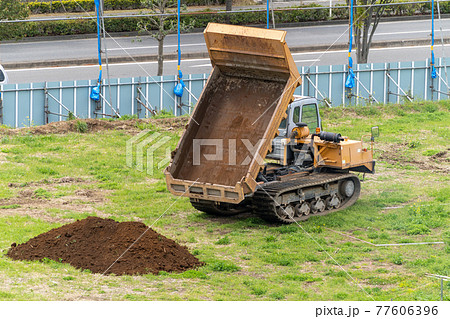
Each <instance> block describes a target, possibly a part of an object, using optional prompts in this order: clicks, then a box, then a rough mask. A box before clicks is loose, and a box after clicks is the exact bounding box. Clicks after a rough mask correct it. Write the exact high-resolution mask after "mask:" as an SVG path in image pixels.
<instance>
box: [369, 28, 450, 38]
mask: <svg viewBox="0 0 450 319" xmlns="http://www.w3.org/2000/svg"><path fill="white" fill-rule="evenodd" d="M442 31H450V29H442ZM425 32H426V33H431V31H430V30H418V31H399V32H384V33H375V34H374V36H375V35H393V34H409V33H425ZM439 32H440V31H439Z"/></svg>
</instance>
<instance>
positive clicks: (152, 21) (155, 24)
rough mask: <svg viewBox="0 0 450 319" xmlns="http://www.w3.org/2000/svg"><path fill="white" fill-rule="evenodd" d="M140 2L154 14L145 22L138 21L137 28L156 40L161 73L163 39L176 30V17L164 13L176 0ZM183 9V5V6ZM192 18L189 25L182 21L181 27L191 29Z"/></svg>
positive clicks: (145, 0)
mask: <svg viewBox="0 0 450 319" xmlns="http://www.w3.org/2000/svg"><path fill="white" fill-rule="evenodd" d="M141 3H142V4H143V5H145V7H147V8H148V9H150V14H155V15H156V16H153V17H149V20H148V22H147V23H140V24H139V28H140V29H141V30H142V31H147V32H148V33H150V35H151V36H152V37H153V38H155V39H156V40H157V41H158V75H162V74H163V64H164V39H165V38H166V36H167V35H168V34H170V33H173V32H175V30H177V24H176V19H174V17H173V16H170V15H166V14H167V13H170V12H169V9H170V8H173V7H176V6H177V0H141ZM183 10H185V7H183ZM193 24H194V20H191V21H190V24H189V25H186V24H184V23H182V25H181V29H182V30H184V31H186V30H189V29H192V27H193Z"/></svg>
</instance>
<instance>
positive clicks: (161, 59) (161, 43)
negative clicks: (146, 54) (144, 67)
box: [158, 38, 164, 76]
mask: <svg viewBox="0 0 450 319" xmlns="http://www.w3.org/2000/svg"><path fill="white" fill-rule="evenodd" d="M163 63H164V38H159V39H158V76H161V75H163Z"/></svg>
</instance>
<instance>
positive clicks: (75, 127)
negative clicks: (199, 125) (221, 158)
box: [0, 117, 189, 135]
mask: <svg viewBox="0 0 450 319" xmlns="http://www.w3.org/2000/svg"><path fill="white" fill-rule="evenodd" d="M188 120H189V118H187V117H174V118H167V119H131V120H114V121H110V120H100V119H80V120H72V121H61V122H53V123H49V124H46V125H41V126H34V127H27V128H18V129H4V128H3V129H1V130H0V133H4V134H7V135H15V134H23V133H27V134H41V135H42V134H67V133H69V132H78V131H79V127H80V125H79V124H78V122H85V123H86V124H87V132H101V131H107V130H120V131H126V132H132V133H135V132H139V131H141V129H142V128H145V127H146V126H147V125H155V126H157V127H159V128H161V129H165V130H174V129H178V128H183V127H184V126H185V125H186V124H187V122H188Z"/></svg>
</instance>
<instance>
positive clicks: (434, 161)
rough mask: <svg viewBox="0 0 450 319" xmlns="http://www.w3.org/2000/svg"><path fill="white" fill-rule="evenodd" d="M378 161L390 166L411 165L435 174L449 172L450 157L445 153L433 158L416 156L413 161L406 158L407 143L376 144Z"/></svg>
mask: <svg viewBox="0 0 450 319" xmlns="http://www.w3.org/2000/svg"><path fill="white" fill-rule="evenodd" d="M377 147H378V148H379V149H378V150H377V153H379V156H378V159H379V160H381V161H384V162H386V163H388V164H391V165H397V164H401V165H411V166H414V167H417V168H419V169H421V170H430V171H432V172H435V173H445V174H448V173H449V172H450V156H449V154H448V152H447V151H443V152H439V153H438V154H436V155H433V156H423V155H416V156H415V157H414V159H411V158H408V157H407V156H406V155H405V151H406V150H407V149H408V143H407V142H403V143H393V144H387V143H386V144H378V145H377Z"/></svg>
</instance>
